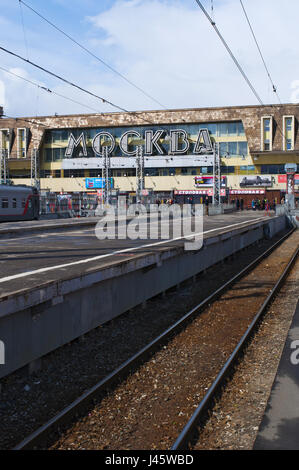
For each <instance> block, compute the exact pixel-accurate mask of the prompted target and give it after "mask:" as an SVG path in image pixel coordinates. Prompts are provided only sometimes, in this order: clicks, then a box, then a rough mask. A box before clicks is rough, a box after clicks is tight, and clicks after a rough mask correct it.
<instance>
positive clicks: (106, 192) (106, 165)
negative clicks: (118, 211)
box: [102, 142, 110, 206]
mask: <svg viewBox="0 0 299 470" xmlns="http://www.w3.org/2000/svg"><path fill="white" fill-rule="evenodd" d="M109 146H110V143H109V142H103V143H102V147H103V165H102V175H103V171H104V178H103V177H102V204H103V200H104V203H105V205H107V206H108V205H109V203H110V156H109ZM103 183H104V184H103Z"/></svg>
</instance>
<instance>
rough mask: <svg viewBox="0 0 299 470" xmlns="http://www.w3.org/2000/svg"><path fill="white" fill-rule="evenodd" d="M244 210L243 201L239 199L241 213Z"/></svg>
mask: <svg viewBox="0 0 299 470" xmlns="http://www.w3.org/2000/svg"><path fill="white" fill-rule="evenodd" d="M243 210H244V199H241V211H243Z"/></svg>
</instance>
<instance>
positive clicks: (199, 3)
mask: <svg viewBox="0 0 299 470" xmlns="http://www.w3.org/2000/svg"><path fill="white" fill-rule="evenodd" d="M195 1H196V3H197V4H198V6H199V8H200V9H201V10H202V12H203V13H204V15H205V16H206V17H207V19H208V21H209V22H210V23H211V25H212V26H213V28H214V30H215V31H216V33H217V35H218V37H219V38H220V40H221V42H222V43H223V45H224V47H225V48H226V50H227V52H228V53H229V55H230V57H231V58H232V60H233V61H234V63H235V65H236V66H237V68H238V70H239V71H240V73H241V74H242V76H243V78H244V80H245V81H246V83H247V84H248V86H249V87H250V89H251V91H252V93H253V94H254V96H255V97H256V99H257V100H258V102H259V103H260V104H261V105H262V106H263V105H264V103H263V101H262V100H261V98H260V96H259V95H258V93H257V91H256V89H255V88H254V86H253V85H252V83H251V82H250V80H249V78H248V77H247V75H246V73H245V72H244V70H243V69H242V67H241V65H240V64H239V62H238V60H237V59H236V57H235V56H234V54H233V52H232V51H231V49H230V47H229V46H228V44H227V42H226V41H225V39H224V37H223V36H222V34H221V33H220V31H219V29H218V28H217V26H216V23H215V21H213V20H212V18H211V17H210V15H209V14H208V12H207V11H206V9H205V8H204V6H203V5H202V3H201V2H200V1H199V0H195Z"/></svg>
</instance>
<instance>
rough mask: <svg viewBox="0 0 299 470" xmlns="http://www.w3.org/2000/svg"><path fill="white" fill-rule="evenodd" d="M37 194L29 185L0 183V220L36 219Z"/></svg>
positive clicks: (37, 211)
mask: <svg viewBox="0 0 299 470" xmlns="http://www.w3.org/2000/svg"><path fill="white" fill-rule="evenodd" d="M38 217H39V194H38V191H37V189H36V188H32V187H30V186H22V185H18V186H13V185H12V186H10V185H4V184H2V185H0V222H10V221H18V220H34V219H35V220H37V219H38Z"/></svg>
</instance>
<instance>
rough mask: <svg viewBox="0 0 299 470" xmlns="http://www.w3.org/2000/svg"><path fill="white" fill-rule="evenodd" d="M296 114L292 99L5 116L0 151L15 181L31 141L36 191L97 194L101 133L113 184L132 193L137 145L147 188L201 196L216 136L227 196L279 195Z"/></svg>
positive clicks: (294, 160)
mask: <svg viewBox="0 0 299 470" xmlns="http://www.w3.org/2000/svg"><path fill="white" fill-rule="evenodd" d="M298 123H299V105H294V104H286V105H269V106H242V107H226V108H204V109H181V110H169V111H145V112H130V113H103V114H87V115H69V116H45V117H44V116H43V117H26V118H25V117H24V118H18V119H10V118H2V119H1V120H0V150H2V152H3V151H4V152H5V153H6V155H7V162H8V169H9V179H10V180H11V181H12V182H13V183H14V184H27V185H28V184H29V185H30V184H31V183H32V180H31V165H32V154H33V151H34V150H37V151H38V170H39V176H40V187H41V190H42V191H49V192H55V193H58V194H73V193H85V194H100V193H101V189H102V185H103V179H102V169H103V145H102V144H103V143H104V142H106V145H107V147H108V151H109V157H110V168H111V169H110V182H111V188H112V191H113V192H114V194H118V193H121V194H127V195H134V193H135V192H136V149H137V145H140V144H142V145H143V151H144V183H145V184H144V192H145V194H146V193H147V192H148V193H151V194H154V195H155V197H156V198H157V199H159V200H161V199H162V200H163V199H168V198H172V199H173V198H177V199H178V200H180V201H185V200H186V199H187V200H189V201H190V200H194V201H195V200H196V202H197V201H198V200H199V199H201V200H202V198H203V197H206V196H209V197H211V196H212V193H213V158H212V156H211V154H210V153H209V152H207V151H206V149H207V148H208V145H209V142H208V141H210V143H212V145H214V144H215V143H217V144H219V151H220V157H221V174H222V185H221V193H222V196H223V197H226V198H229V199H230V200H232V199H234V200H235V199H244V201H246V202H247V201H250V200H252V199H254V198H257V199H263V198H267V199H268V200H270V201H272V200H274V199H276V202H278V203H279V202H280V200H281V198H283V197H284V196H285V191H286V182H287V177H286V171H285V165H286V164H293V165H298V164H299V139H298ZM206 132H207V133H208V137H209V138H208V139H207V136H206ZM207 140H208V141H207ZM298 169H299V168H298ZM298 173H299V171H298ZM298 186H299V175H298V179H296V178H295V189H296V188H297V189H298V190H299V187H298ZM298 197H299V193H298Z"/></svg>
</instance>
